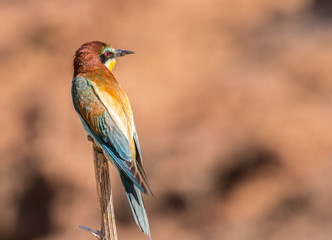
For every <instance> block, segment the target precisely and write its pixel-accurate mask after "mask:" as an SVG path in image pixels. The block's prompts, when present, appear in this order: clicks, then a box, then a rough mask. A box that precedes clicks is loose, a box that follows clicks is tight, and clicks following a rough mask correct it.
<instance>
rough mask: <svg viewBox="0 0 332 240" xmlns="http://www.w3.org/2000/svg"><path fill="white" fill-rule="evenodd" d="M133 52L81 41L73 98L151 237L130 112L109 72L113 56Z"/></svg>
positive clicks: (146, 187)
mask: <svg viewBox="0 0 332 240" xmlns="http://www.w3.org/2000/svg"><path fill="white" fill-rule="evenodd" d="M132 53H134V52H131V51H128V50H120V49H114V48H113V47H111V46H110V45H109V44H106V43H103V42H99V41H94V42H89V43H85V44H83V45H82V46H81V47H80V48H79V49H78V50H77V51H76V53H75V58H74V78H73V81H72V98H73V103H74V107H75V110H76V111H77V113H78V115H79V117H80V119H81V121H82V123H83V127H84V129H85V131H86V132H87V133H88V135H89V136H90V137H91V138H92V139H93V141H94V142H95V143H96V145H97V146H98V147H100V149H102V151H103V154H104V156H105V157H106V158H107V159H108V160H109V161H111V163H112V164H113V165H114V166H115V168H116V169H117V170H118V172H119V174H120V177H121V180H122V184H123V186H124V188H125V191H126V194H127V198H128V200H129V203H130V207H131V210H132V213H133V215H134V218H135V221H136V223H137V225H138V226H139V228H140V229H141V230H142V231H143V232H144V233H145V234H146V235H148V237H149V238H151V236H150V229H149V222H148V218H147V215H146V211H145V208H144V204H143V200H142V196H141V192H143V193H145V194H148V192H150V193H151V194H152V192H151V189H150V187H149V185H148V182H147V178H146V175H145V172H144V169H143V159H142V153H141V149H140V145H139V142H138V137H137V132H136V128H135V124H134V118H133V112H132V109H131V106H130V103H129V99H128V97H127V95H126V94H125V92H124V91H123V90H122V89H121V87H120V84H119V83H118V81H117V80H116V79H115V78H114V76H113V74H112V69H113V67H114V65H115V61H116V58H117V57H120V56H124V55H126V54H132Z"/></svg>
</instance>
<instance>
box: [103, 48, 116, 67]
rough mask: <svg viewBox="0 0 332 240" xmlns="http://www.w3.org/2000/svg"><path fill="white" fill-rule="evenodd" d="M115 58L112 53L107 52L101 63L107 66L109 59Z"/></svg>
mask: <svg viewBox="0 0 332 240" xmlns="http://www.w3.org/2000/svg"><path fill="white" fill-rule="evenodd" d="M113 57H114V53H112V52H110V51H106V52H105V53H104V54H102V55H100V61H101V63H102V64H105V63H106V62H107V60H108V59H110V58H113Z"/></svg>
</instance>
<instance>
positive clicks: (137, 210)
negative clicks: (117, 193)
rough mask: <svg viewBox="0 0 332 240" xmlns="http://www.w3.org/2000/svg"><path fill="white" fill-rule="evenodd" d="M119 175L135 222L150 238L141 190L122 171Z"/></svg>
mask: <svg viewBox="0 0 332 240" xmlns="http://www.w3.org/2000/svg"><path fill="white" fill-rule="evenodd" d="M120 176H121V180H122V184H123V186H124V188H125V191H126V194H127V198H128V201H129V204H130V207H131V211H132V213H133V215H134V218H135V221H136V224H137V225H138V226H139V228H140V229H141V231H142V232H144V233H145V234H146V235H147V236H148V237H149V238H150V240H151V235H150V227H149V221H148V217H147V215H146V211H145V208H144V203H143V199H142V195H141V191H140V190H139V189H138V188H137V187H136V186H135V185H134V184H133V182H132V181H130V180H129V179H128V177H126V175H124V174H123V173H122V172H121V173H120Z"/></svg>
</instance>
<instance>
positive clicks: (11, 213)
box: [0, 0, 332, 240]
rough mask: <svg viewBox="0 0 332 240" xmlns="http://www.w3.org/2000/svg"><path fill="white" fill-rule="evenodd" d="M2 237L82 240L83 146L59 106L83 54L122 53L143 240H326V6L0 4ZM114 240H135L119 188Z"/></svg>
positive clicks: (85, 211) (329, 68)
mask: <svg viewBox="0 0 332 240" xmlns="http://www.w3.org/2000/svg"><path fill="white" fill-rule="evenodd" d="M0 20H1V21H0V29H1V31H0V72H1V80H0V81H1V88H0V93H1V97H0V104H1V105H0V106H1V110H2V111H1V113H2V114H1V117H0V126H1V127H0V128H1V134H0V154H1V155H0V159H1V160H0V222H1V223H0V239H2V240H30V239H31V240H32V239H38V240H53V239H82V240H83V239H86V240H89V239H93V236H92V235H90V234H89V233H88V232H86V231H84V230H81V229H78V228H77V227H78V225H84V226H88V227H90V228H92V229H95V230H96V229H98V228H99V226H100V219H99V206H98V202H97V196H96V186H95V179H94V170H93V162H92V150H91V148H92V147H91V143H90V142H88V141H87V137H86V134H85V132H84V131H83V128H82V126H81V123H80V121H79V118H78V116H77V115H76V113H75V112H74V108H73V106H72V102H71V95H70V88H71V79H72V75H73V68H72V60H73V55H74V52H75V51H76V49H77V48H78V47H79V46H80V45H81V44H82V43H84V42H87V41H92V40H100V41H104V42H109V43H111V44H112V45H113V46H114V47H116V48H122V49H128V50H132V51H135V52H136V54H135V55H130V56H128V57H124V58H121V59H119V60H118V63H117V66H116V68H115V70H114V74H115V76H116V78H117V79H118V80H119V81H120V83H121V85H122V87H123V88H124V89H125V91H126V92H127V94H128V95H129V98H130V100H131V103H132V107H133V110H134V116H135V121H136V126H137V129H138V133H139V137H140V142H141V146H142V151H143V156H144V163H145V169H146V172H147V175H148V178H149V182H150V185H151V187H152V189H153V191H154V194H155V196H154V197H146V198H145V203H146V208H147V212H148V215H149V219H150V225H151V232H152V238H153V239H154V240H157V239H158V240H166V239H179V240H182V239H184V240H186V239H190V240H199V239H211V240H217V239H218V240H219V239H222V240H241V239H246V240H248V239H255V240H256V239H276V240H277V239H286V240H287V239H304V240H305V239H310V240H311V239H332V227H331V226H332V207H331V202H332V173H331V172H332V126H331V125H332V110H331V103H332V94H331V93H332V79H331V75H332V31H331V30H332V4H331V1H329V0H287V1H286V0H283V1H266V0H234V1H228V0H206V1H189V0H188V1H187V0H184V1H178V0H164V1H153V0H142V1H130V0H126V1H106V0H100V1H88V0H80V1H65V0H58V1H44V0H35V1H32V0H26V1H20V0H2V1H0ZM112 186H113V195H114V202H115V203H114V204H115V211H116V219H117V224H118V234H119V239H138V240H140V239H142V240H143V239H146V237H145V235H144V234H142V233H141V232H140V231H139V230H138V228H137V226H136V225H135V223H134V220H133V218H132V215H131V212H130V209H129V205H128V203H127V200H126V197H125V194H124V192H123V189H122V186H121V184H120V180H119V178H118V175H117V174H116V172H115V171H114V169H113V168H112Z"/></svg>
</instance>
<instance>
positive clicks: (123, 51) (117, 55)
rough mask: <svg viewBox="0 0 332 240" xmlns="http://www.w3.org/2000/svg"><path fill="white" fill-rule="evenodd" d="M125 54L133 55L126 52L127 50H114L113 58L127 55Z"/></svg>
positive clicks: (130, 52)
mask: <svg viewBox="0 0 332 240" xmlns="http://www.w3.org/2000/svg"><path fill="white" fill-rule="evenodd" d="M127 54H134V52H132V51H128V50H121V49H115V54H114V57H115V58H117V57H122V56H124V55H127Z"/></svg>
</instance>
